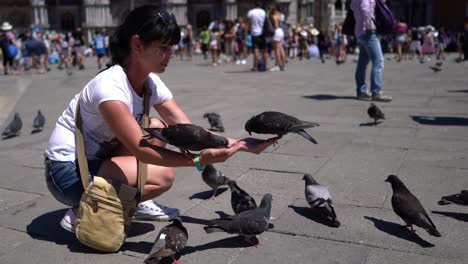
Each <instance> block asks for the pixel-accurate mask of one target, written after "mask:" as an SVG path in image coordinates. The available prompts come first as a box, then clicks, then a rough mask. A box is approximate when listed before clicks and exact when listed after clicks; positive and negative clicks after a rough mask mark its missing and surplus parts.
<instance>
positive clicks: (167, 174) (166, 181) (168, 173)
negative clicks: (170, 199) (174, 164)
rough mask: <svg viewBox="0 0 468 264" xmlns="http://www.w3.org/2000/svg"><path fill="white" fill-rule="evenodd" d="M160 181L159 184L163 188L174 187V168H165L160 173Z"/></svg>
mask: <svg viewBox="0 0 468 264" xmlns="http://www.w3.org/2000/svg"><path fill="white" fill-rule="evenodd" d="M160 175H161V178H160V183H159V186H160V188H161V190H163V191H167V190H169V189H170V188H171V187H172V184H173V183H174V179H175V172H174V168H165V169H164V171H163V172H162V173H161V174H160Z"/></svg>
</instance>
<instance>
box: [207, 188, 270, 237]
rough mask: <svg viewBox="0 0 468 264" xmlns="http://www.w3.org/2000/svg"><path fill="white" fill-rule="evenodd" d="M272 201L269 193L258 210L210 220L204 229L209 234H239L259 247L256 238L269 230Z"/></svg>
mask: <svg viewBox="0 0 468 264" xmlns="http://www.w3.org/2000/svg"><path fill="white" fill-rule="evenodd" d="M271 201H272V195H271V194H269V193H267V194H265V195H264V196H263V198H262V202H261V203H260V205H259V206H258V207H257V208H255V209H252V210H248V211H244V212H242V213H240V214H236V215H232V216H226V217H221V218H218V219H213V220H210V224H209V225H207V226H204V227H203V228H204V229H205V231H206V233H208V234H209V233H213V232H226V233H229V234H239V235H240V236H241V237H243V238H244V239H245V241H247V242H248V243H250V244H252V245H255V246H256V245H258V239H257V238H256V236H257V235H260V234H261V233H263V232H265V231H266V230H267V229H268V226H269V222H270V213H271Z"/></svg>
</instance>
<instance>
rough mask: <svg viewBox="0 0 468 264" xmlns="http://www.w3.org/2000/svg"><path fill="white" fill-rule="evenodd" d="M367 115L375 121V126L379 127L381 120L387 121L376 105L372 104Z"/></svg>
mask: <svg viewBox="0 0 468 264" xmlns="http://www.w3.org/2000/svg"><path fill="white" fill-rule="evenodd" d="M367 114H368V115H369V117H370V118H373V119H374V124H375V125H377V121H378V120H379V119H385V115H384V113H383V112H382V110H380V108H378V107H377V106H376V105H375V104H373V103H371V104H370V106H369V108H368V109H367Z"/></svg>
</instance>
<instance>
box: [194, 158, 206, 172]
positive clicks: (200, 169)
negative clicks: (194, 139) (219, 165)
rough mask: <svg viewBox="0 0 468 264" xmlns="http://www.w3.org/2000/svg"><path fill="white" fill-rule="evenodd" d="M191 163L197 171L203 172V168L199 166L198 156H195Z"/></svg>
mask: <svg viewBox="0 0 468 264" xmlns="http://www.w3.org/2000/svg"><path fill="white" fill-rule="evenodd" d="M193 163H195V167H197V170H198V171H203V170H204V169H205V166H202V165H201V164H200V154H197V155H195V157H194V158H193Z"/></svg>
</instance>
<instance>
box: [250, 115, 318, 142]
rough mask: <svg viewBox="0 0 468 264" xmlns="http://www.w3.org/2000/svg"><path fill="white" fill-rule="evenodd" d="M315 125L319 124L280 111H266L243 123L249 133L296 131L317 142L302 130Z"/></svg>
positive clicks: (277, 133)
mask: <svg viewBox="0 0 468 264" xmlns="http://www.w3.org/2000/svg"><path fill="white" fill-rule="evenodd" d="M315 126H319V124H317V123H313V122H308V121H302V120H299V119H297V118H295V117H293V116H290V115H287V114H283V113H280V112H274V111H267V112H263V113H261V114H259V115H256V116H253V117H252V118H250V119H249V120H248V121H247V122H246V123H245V130H246V131H247V132H248V133H249V135H251V134H252V132H255V133H258V134H276V135H278V136H283V135H285V134H287V133H297V134H299V135H301V136H303V137H304V138H305V139H307V140H309V141H310V142H312V143H314V144H317V141H316V140H315V139H314V138H312V137H311V136H310V135H309V134H307V132H306V131H305V130H304V129H306V128H310V127H315Z"/></svg>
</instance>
